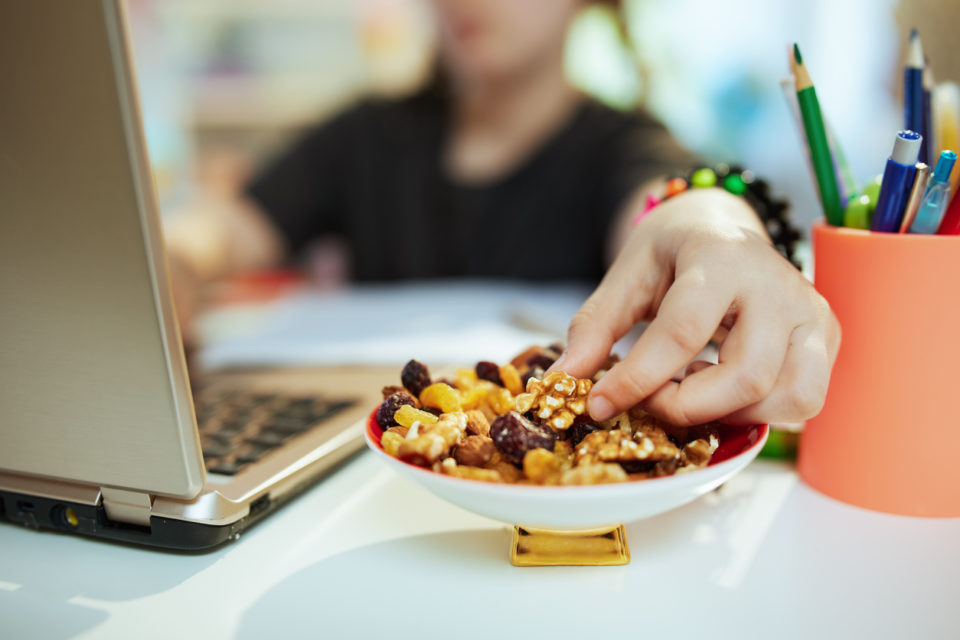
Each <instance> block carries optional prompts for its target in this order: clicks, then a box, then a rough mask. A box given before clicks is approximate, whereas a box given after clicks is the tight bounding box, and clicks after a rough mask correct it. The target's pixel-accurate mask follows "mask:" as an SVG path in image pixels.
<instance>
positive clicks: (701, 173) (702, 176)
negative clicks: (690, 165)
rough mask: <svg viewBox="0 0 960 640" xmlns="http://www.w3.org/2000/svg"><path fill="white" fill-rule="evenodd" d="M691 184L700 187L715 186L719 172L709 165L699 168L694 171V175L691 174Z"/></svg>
mask: <svg viewBox="0 0 960 640" xmlns="http://www.w3.org/2000/svg"><path fill="white" fill-rule="evenodd" d="M690 184H692V185H693V186H694V187H696V188H698V189H706V188H708V187H712V186H715V185H716V184H717V174H716V173H714V172H713V169H710V168H709V167H704V168H703V169H697V170H696V171H694V172H693V175H692V176H690Z"/></svg>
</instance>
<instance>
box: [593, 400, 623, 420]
mask: <svg viewBox="0 0 960 640" xmlns="http://www.w3.org/2000/svg"><path fill="white" fill-rule="evenodd" d="M587 409H588V410H589V411H590V417H591V418H593V419H594V420H597V421H603V420H609V419H610V418H612V417H613V415H614V414H615V413H616V412H617V410H616V408H614V406H613V405H612V404H611V403H610V401H609V400H607V399H606V398H604V397H603V396H591V397H590V399H589V400H588V401H587Z"/></svg>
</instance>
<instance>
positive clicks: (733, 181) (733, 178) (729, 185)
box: [723, 173, 747, 196]
mask: <svg viewBox="0 0 960 640" xmlns="http://www.w3.org/2000/svg"><path fill="white" fill-rule="evenodd" d="M723 188H724V189H726V190H727V191H729V192H730V193H732V194H733V195H735V196H742V195H743V194H745V193H746V192H747V183H746V182H744V181H743V178H742V177H740V174H739V173H731V174H730V175H728V176H727V177H726V178H724V179H723Z"/></svg>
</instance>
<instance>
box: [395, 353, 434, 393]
mask: <svg viewBox="0 0 960 640" xmlns="http://www.w3.org/2000/svg"><path fill="white" fill-rule="evenodd" d="M400 382H402V383H403V386H405V387H406V388H407V389H409V390H410V393H412V394H413V395H415V396H417V397H418V398H419V397H420V394H421V393H422V392H423V390H424V389H426V388H427V387H429V386H430V371H429V370H428V369H427V365H425V364H423V363H422V362H417V361H416V360H411V361H410V362H408V363H407V364H405V365H404V366H403V371H401V372H400Z"/></svg>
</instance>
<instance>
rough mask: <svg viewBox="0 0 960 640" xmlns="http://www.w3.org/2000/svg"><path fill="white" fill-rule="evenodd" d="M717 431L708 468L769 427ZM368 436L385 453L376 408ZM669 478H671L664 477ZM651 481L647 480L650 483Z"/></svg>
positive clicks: (723, 426) (750, 443)
mask: <svg viewBox="0 0 960 640" xmlns="http://www.w3.org/2000/svg"><path fill="white" fill-rule="evenodd" d="M715 426H716V427H717V430H718V431H719V432H720V444H719V445H718V446H717V450H716V451H714V452H713V457H712V458H710V462H709V463H707V466H708V467H712V466H713V465H715V464H720V463H721V462H724V461H725V460H729V459H730V458H734V457H736V456H738V455H740V454H741V453H743V452H744V451H746V450H747V449H749V448H750V447H752V446H753V445H755V444H757V442H759V441H760V440H761V439H762V438H763V436H764V434H765V433H766V432H767V429H769V427H768V426H767V425H765V424H756V425H753V426H749V427H743V426H734V425H728V424H717V425H715ZM367 436H368V437H369V438H370V441H371V442H373V443H374V444H375V445H376V446H377V448H378V449H380V450H381V451H383V444H381V442H380V438H381V437H382V436H383V429H381V428H380V425H378V424H377V409H376V408H374V409H373V411H372V412H371V413H370V416H369V417H368V418H367ZM401 462H403V463H404V464H409V465H410V466H411V467H416V468H417V469H423V467H418V466H417V465H415V464H412V463H409V462H406V461H403V460H401ZM664 477H669V476H664ZM656 479H657V478H651V479H650V480H656ZM650 480H645V482H649V481H650Z"/></svg>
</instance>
